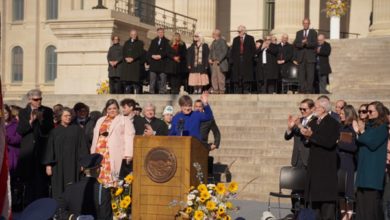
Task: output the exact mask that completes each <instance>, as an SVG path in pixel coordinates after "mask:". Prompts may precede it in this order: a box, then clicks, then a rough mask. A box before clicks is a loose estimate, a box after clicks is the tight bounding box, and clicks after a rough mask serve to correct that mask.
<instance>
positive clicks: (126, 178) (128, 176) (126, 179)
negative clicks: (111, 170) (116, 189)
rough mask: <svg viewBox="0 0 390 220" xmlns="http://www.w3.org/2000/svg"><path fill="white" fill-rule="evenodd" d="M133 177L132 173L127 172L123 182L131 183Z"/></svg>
mask: <svg viewBox="0 0 390 220" xmlns="http://www.w3.org/2000/svg"><path fill="white" fill-rule="evenodd" d="M133 179H134V177H133V175H131V174H129V175H127V176H126V177H125V182H126V183H127V184H131V183H132V182H133Z"/></svg>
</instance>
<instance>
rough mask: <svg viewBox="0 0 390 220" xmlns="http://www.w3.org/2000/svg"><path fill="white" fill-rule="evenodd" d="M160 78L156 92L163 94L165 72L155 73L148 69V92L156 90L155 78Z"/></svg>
mask: <svg viewBox="0 0 390 220" xmlns="http://www.w3.org/2000/svg"><path fill="white" fill-rule="evenodd" d="M158 77H159V78H160V83H159V84H158V92H159V93H160V94H165V93H166V92H167V87H166V86H167V74H166V73H157V72H152V71H150V84H149V86H150V87H149V92H150V93H152V94H154V93H155V92H156V84H157V79H158Z"/></svg>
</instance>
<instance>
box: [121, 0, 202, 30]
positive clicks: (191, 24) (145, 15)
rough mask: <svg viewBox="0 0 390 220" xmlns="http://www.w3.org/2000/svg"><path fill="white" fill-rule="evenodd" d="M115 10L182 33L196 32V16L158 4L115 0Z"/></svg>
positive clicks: (146, 22)
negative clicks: (186, 14) (192, 16)
mask: <svg viewBox="0 0 390 220" xmlns="http://www.w3.org/2000/svg"><path fill="white" fill-rule="evenodd" d="M114 9H115V11H119V12H122V13H126V14H130V15H133V16H136V17H138V18H140V21H141V22H143V23H145V24H149V25H153V26H155V27H162V28H164V29H167V30H171V31H172V32H178V33H180V34H182V35H187V36H192V35H193V34H194V33H195V29H196V22H197V20H196V19H195V18H191V17H188V16H185V15H182V14H179V13H176V12H173V11H170V10H167V9H164V8H161V7H158V6H156V5H153V4H150V3H147V2H143V1H140V0H115V7H114Z"/></svg>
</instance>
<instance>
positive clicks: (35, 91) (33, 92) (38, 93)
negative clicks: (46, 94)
mask: <svg viewBox="0 0 390 220" xmlns="http://www.w3.org/2000/svg"><path fill="white" fill-rule="evenodd" d="M32 97H42V92H41V90H39V89H32V90H30V91H28V92H27V98H28V99H30V98H32Z"/></svg>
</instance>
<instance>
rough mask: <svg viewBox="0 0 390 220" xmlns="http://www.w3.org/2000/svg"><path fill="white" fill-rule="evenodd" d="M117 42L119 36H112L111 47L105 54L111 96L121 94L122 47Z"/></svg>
mask: <svg viewBox="0 0 390 220" xmlns="http://www.w3.org/2000/svg"><path fill="white" fill-rule="evenodd" d="M119 41H120V39H119V36H113V37H112V46H111V47H110V49H109V50H108V53H107V61H108V79H109V86H110V93H111V94H120V93H121V92H122V89H121V88H122V86H121V82H120V77H121V72H122V64H123V56H122V46H121V45H120V43H119Z"/></svg>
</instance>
